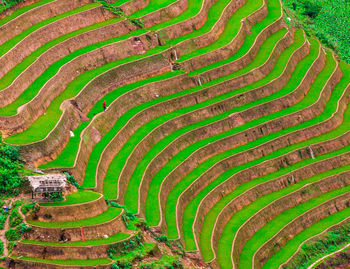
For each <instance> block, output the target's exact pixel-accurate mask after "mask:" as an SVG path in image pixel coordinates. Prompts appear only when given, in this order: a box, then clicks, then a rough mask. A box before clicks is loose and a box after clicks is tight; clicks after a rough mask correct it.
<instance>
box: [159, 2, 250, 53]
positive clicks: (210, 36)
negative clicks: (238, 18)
mask: <svg viewBox="0 0 350 269" xmlns="http://www.w3.org/2000/svg"><path fill="white" fill-rule="evenodd" d="M216 1H217V0H215V1H213V0H211V1H209V2H208V3H207V4H205V5H204V7H203V8H202V10H201V12H200V13H199V14H198V16H195V17H193V18H192V19H191V21H189V23H187V24H185V23H180V25H181V28H180V29H183V30H184V32H185V33H188V31H191V30H192V31H193V28H196V29H199V28H200V27H202V26H203V25H204V23H205V22H206V21H207V17H208V12H209V9H210V8H211V6H212V5H213V4H214V3H215V2H216ZM245 1H246V0H239V1H235V0H233V1H230V3H228V5H227V6H226V7H225V9H224V12H223V13H222V14H221V16H220V18H219V19H218V20H217V21H216V23H215V25H214V27H213V28H212V29H210V31H209V32H207V33H205V34H203V35H200V36H197V37H194V38H192V39H188V40H185V41H182V42H180V43H179V44H177V45H176V48H177V51H178V55H180V56H181V55H183V54H186V53H189V52H190V51H193V50H195V49H199V48H202V47H205V46H207V45H209V44H211V43H214V42H215V41H216V40H217V39H218V38H219V37H220V35H221V33H222V32H223V31H224V29H225V26H226V24H227V22H228V20H229V19H230V17H231V16H232V15H233V13H234V12H235V11H236V10H237V9H238V8H239V7H240V6H242V5H243V4H244V3H245ZM202 14H205V16H203V15H202ZM192 22H193V24H192ZM173 28H174V27H172V28H170V29H167V30H166V29H164V30H163V32H165V33H166V34H167V35H170V36H171V35H172V33H171V30H172V29H173ZM191 28H192V29H191ZM181 34H182V33H181Z"/></svg>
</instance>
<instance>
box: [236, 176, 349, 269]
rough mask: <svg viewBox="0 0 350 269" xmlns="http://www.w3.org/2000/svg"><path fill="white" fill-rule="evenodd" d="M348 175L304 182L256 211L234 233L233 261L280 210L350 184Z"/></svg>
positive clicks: (282, 210) (237, 260) (237, 259)
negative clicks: (300, 186) (302, 185)
mask: <svg viewBox="0 0 350 269" xmlns="http://www.w3.org/2000/svg"><path fill="white" fill-rule="evenodd" d="M349 175H350V172H346V173H343V174H342V175H336V176H331V177H327V178H324V179H322V180H320V181H317V182H314V183H311V184H306V185H305V186H304V187H302V188H300V189H298V190H297V191H294V192H292V193H290V194H288V195H286V196H283V197H282V198H280V199H278V200H275V201H274V202H272V203H270V204H269V205H268V206H266V207H264V208H263V209H262V210H260V211H258V212H257V213H256V214H255V215H253V216H252V217H251V218H250V219H249V221H248V222H245V223H244V224H243V225H242V226H241V227H240V228H239V231H238V232H237V233H236V237H235V241H234V243H233V253H232V255H233V259H234V261H235V263H236V264H238V262H239V258H240V255H241V252H242V249H243V247H244V245H245V243H246V242H247V241H248V240H249V239H250V238H251V237H252V236H253V235H254V234H255V233H256V232H257V231H258V230H259V229H261V228H262V227H264V226H265V225H266V224H267V223H268V222H269V221H271V220H273V219H274V218H276V217H277V216H278V215H279V214H281V213H282V212H284V211H286V210H288V209H290V208H293V207H296V206H297V205H299V204H301V203H305V202H307V201H308V200H311V199H313V198H316V197H318V196H320V195H322V194H324V193H327V192H330V191H332V190H335V189H340V188H343V187H345V186H348V185H349V184H350V177H349Z"/></svg>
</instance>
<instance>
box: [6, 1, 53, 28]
mask: <svg viewBox="0 0 350 269" xmlns="http://www.w3.org/2000/svg"><path fill="white" fill-rule="evenodd" d="M53 1H55V0H41V1H38V2H36V3H34V4H32V5H29V6H24V7H22V8H19V9H17V10H15V11H14V12H12V13H11V15H8V16H6V17H5V18H3V19H1V20H0V26H2V25H4V24H5V23H8V22H9V21H11V20H14V19H15V18H17V17H18V16H20V15H22V14H24V13H26V12H28V11H29V10H32V9H34V8H36V7H39V6H42V5H45V4H47V3H51V2H53Z"/></svg>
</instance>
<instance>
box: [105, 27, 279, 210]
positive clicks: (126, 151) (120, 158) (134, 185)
mask: <svg viewBox="0 0 350 269" xmlns="http://www.w3.org/2000/svg"><path fill="white" fill-rule="evenodd" d="M283 34H284V31H281V32H279V33H276V34H275V35H274V36H272V37H271V41H272V42H271V43H268V44H270V46H268V45H267V46H266V47H262V48H261V51H260V57H257V58H256V61H254V63H252V64H250V65H248V66H247V67H246V68H244V69H242V70H240V71H238V72H237V73H245V72H248V71H250V70H251V69H253V68H254V67H256V66H258V65H260V64H261V63H263V62H265V60H266V58H267V57H268V55H269V53H270V51H271V50H272V47H273V45H274V42H276V41H277V40H279V39H280V38H281V37H282V36H283ZM234 74H236V73H233V74H230V75H229V76H227V77H225V79H226V80H227V79H229V78H232V77H235V75H234ZM218 80H221V79H218ZM212 82H213V84H214V81H212ZM208 84H211V83H208ZM205 86H206V84H204V85H203V87H205ZM201 89H202V87H200V86H199V87H198V86H197V87H195V88H192V89H189V90H185V91H183V92H180V93H176V94H173V95H170V96H167V97H163V98H158V99H157V100H155V101H157V103H159V102H160V101H165V100H169V99H172V98H176V97H178V96H183V95H185V94H186V93H187V94H188V93H191V92H194V91H195V90H197V91H198V90H201ZM221 98H222V97H221ZM212 102H213V100H208V102H202V103H200V104H198V105H195V106H191V107H186V108H183V109H179V110H176V111H174V112H172V113H169V114H166V115H163V116H160V117H158V118H156V119H154V120H152V121H150V122H148V123H147V124H145V125H144V126H142V127H141V128H139V129H138V130H137V132H135V133H134V134H133V136H132V137H131V138H130V139H129V140H128V142H127V143H126V144H125V145H124V146H123V148H122V149H121V150H120V151H119V153H118V154H117V156H116V157H115V158H114V160H113V162H112V163H111V165H110V167H109V169H108V172H107V175H106V178H105V181H104V184H105V186H104V193H105V194H106V195H107V196H108V197H113V198H114V197H115V195H116V186H115V184H114V187H112V186H111V185H108V184H109V182H110V180H113V179H116V178H118V177H119V174H120V172H121V170H122V168H123V166H124V163H125V161H126V159H127V157H128V156H129V155H130V153H131V151H132V150H133V149H134V147H135V146H136V145H137V143H138V142H139V141H140V140H141V139H142V138H143V137H144V136H145V135H147V134H148V133H149V132H150V131H151V130H153V129H154V128H156V127H157V126H159V125H160V124H162V123H164V122H166V121H168V120H170V119H172V118H175V117H177V116H180V115H182V114H184V113H186V112H189V111H191V110H193V109H195V108H199V107H203V106H205V105H208V104H210V103H212ZM155 103H156V102H148V103H144V104H142V105H140V106H139V107H141V108H145V107H147V106H150V105H153V104H155ZM139 107H137V108H135V109H132V110H129V111H128V112H127V113H126V114H128V113H131V112H132V113H131V114H130V116H129V117H131V116H132V115H135V114H136V113H137V112H136V111H135V110H136V109H138V110H140V109H139ZM133 110H134V111H133ZM126 114H124V115H126ZM132 179H133V180H134V182H130V187H129V188H128V191H127V193H126V200H125V205H126V206H127V207H128V208H129V209H130V210H133V211H136V210H137V192H138V185H139V183H140V177H138V178H136V177H132ZM130 191H131V192H133V194H131V193H130ZM155 193H156V192H155ZM113 195H114V196H113Z"/></svg>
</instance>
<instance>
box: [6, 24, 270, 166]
mask: <svg viewBox="0 0 350 269" xmlns="http://www.w3.org/2000/svg"><path fill="white" fill-rule="evenodd" d="M271 27H273V25H271ZM268 28H270V27H268ZM35 70H36V69H35ZM16 82H17V81H16ZM12 92H13V91H12ZM1 93H2V92H0V96H1ZM0 105H1V102H0ZM72 126H78V123H75V124H72ZM64 137H65V141H64V142H63V143H59V145H60V147H56V148H55V149H56V150H51V151H49V152H50V154H49V156H48V155H47V154H46V153H45V154H40V151H41V148H40V147H36V145H35V146H34V148H37V149H38V150H39V154H38V155H44V156H46V157H45V158H43V159H42V160H43V161H40V162H46V161H48V160H51V159H52V158H55V157H56V156H57V155H58V153H59V152H60V151H61V150H62V149H63V148H64V146H65V145H66V143H67V142H68V137H67V135H65V136H64ZM61 140H62V139H61ZM55 141H56V142H57V140H55ZM58 142H61V141H58ZM56 144H57V143H56ZM45 145H51V143H47V142H45ZM51 148H52V147H51ZM34 161H35V162H36V158H35V159H32V162H34ZM36 163H38V162H36Z"/></svg>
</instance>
